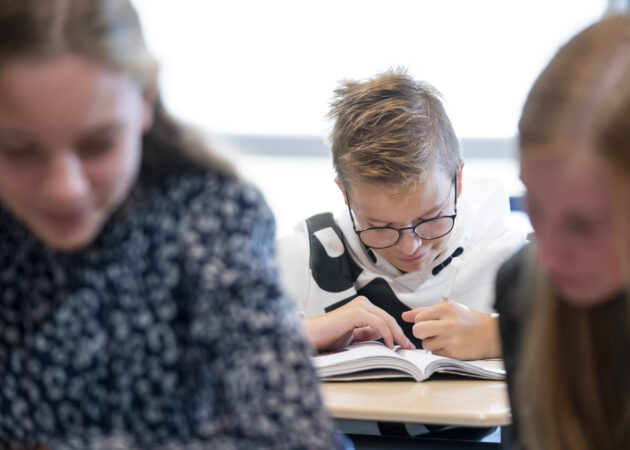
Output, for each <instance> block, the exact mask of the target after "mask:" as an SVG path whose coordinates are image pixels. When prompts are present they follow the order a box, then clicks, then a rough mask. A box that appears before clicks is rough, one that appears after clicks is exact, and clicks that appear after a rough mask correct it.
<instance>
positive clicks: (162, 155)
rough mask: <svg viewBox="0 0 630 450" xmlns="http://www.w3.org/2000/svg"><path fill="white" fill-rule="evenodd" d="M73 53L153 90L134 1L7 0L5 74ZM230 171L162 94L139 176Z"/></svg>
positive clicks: (2, 9) (1, 57) (1, 53)
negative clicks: (21, 63)
mask: <svg viewBox="0 0 630 450" xmlns="http://www.w3.org/2000/svg"><path fill="white" fill-rule="evenodd" d="M64 53H71V54H75V55H78V56H81V57H83V58H86V59H88V60H91V61H93V62H95V63H97V64H99V65H102V66H103V67H106V68H109V69H111V70H114V71H117V72H120V73H124V74H126V75H128V76H129V77H131V78H132V79H133V80H135V81H136V82H137V83H138V85H139V86H140V87H141V88H143V89H147V88H154V87H155V83H156V77H157V74H158V64H157V62H156V60H155V59H154V58H153V56H152V55H151V53H150V52H149V50H148V49H147V46H146V43H145V41H144V38H143V34H142V28H141V26H140V21H139V19H138V15H137V13H136V11H135V9H134V8H133V6H132V5H131V3H130V2H129V0H45V1H42V0H2V3H1V5H0V69H1V68H2V66H4V65H5V64H7V63H10V62H11V61H14V60H17V59H35V60H40V59H41V60H45V59H47V58H54V57H56V56H59V55H61V54H64ZM200 166H201V167H204V168H216V169H218V170H219V171H222V172H224V173H231V169H229V168H228V166H227V165H226V164H225V163H224V162H223V161H220V160H219V159H217V158H216V157H214V156H213V155H212V154H211V153H210V152H209V150H208V149H207V147H206V145H205V143H204V142H203V139H202V138H201V137H200V136H199V135H198V134H197V133H196V132H193V131H192V130H191V129H189V128H187V127H184V126H183V125H182V124H180V123H179V122H177V121H176V120H175V119H173V118H172V117H171V116H170V115H169V114H168V113H167V111H166V110H165V108H164V107H163V104H162V102H161V100H160V97H159V95H157V99H156V103H155V110H154V120H153V124H152V126H151V128H150V129H149V130H148V131H147V132H146V133H145V135H144V137H143V159H142V168H141V172H140V177H141V178H144V179H146V180H150V181H158V180H160V179H161V178H162V177H163V176H164V175H166V174H168V173H169V172H171V171H172V170H174V169H179V168H194V167H200Z"/></svg>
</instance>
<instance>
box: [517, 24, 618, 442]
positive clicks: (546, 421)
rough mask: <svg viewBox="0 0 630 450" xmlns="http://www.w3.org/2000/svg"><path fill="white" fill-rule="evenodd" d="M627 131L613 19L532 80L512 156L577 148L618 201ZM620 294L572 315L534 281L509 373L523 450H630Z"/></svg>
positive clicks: (597, 26) (571, 46) (592, 28)
mask: <svg viewBox="0 0 630 450" xmlns="http://www.w3.org/2000/svg"><path fill="white" fill-rule="evenodd" d="M629 127H630V17H627V16H617V17H613V18H609V19H605V20H602V21H600V22H598V23H596V24H594V25H592V26H590V27H588V28H587V29H586V30H584V31H582V32H581V33H579V34H578V35H577V36H575V37H574V38H573V39H571V40H570V41H569V42H568V43H567V44H566V45H565V46H564V47H563V48H561V49H560V50H559V52H558V53H557V54H556V55H555V56H554V58H553V59H552V61H551V62H550V63H549V65H548V66H547V67H546V69H545V70H544V71H543V72H542V74H541V75H540V77H539V78H538V79H537V81H536V83H535V84H534V86H533V88H532V90H531V91H530V93H529V96H528V98H527V101H526V102H525V106H524V108H523V113H522V116H521V120H520V123H519V132H520V137H519V139H520V149H521V157H522V158H526V157H529V156H530V155H531V154H532V153H536V152H538V153H540V152H543V151H545V149H550V148H557V146H555V145H554V144H556V143H560V142H572V141H573V142H575V141H576V139H577V140H581V141H582V142H587V143H589V145H588V148H589V149H591V150H592V151H594V152H595V154H596V156H597V157H599V158H601V159H602V161H604V163H605V166H606V167H607V168H608V169H609V171H610V176H611V179H612V180H613V183H614V184H615V186H616V187H618V188H619V189H617V191H618V192H622V193H625V195H627V192H628V187H629V186H630V129H629ZM624 199H625V200H624ZM626 203H627V196H620V198H619V199H616V205H617V211H618V213H617V218H616V219H617V224H616V227H615V230H616V234H617V235H618V239H619V243H620V254H619V257H620V261H621V264H622V267H623V268H624V270H625V275H626V280H627V279H629V277H628V261H629V259H630V255H628V252H627V249H628V243H627V239H628V229H629V228H628V223H627V217H628V211H629V210H628V208H629V205H627V204H626ZM530 263H532V264H533V262H530ZM628 292H630V291H629V290H628V289H626V292H625V295H624V294H621V295H620V296H619V297H618V298H615V299H611V301H609V302H605V303H603V304H601V305H599V306H596V307H593V308H588V309H586V308H582V309H578V308H574V307H572V306H571V305H569V304H567V303H565V302H563V301H561V300H560V299H559V298H558V297H557V295H556V294H554V292H553V290H552V289H551V287H550V286H549V284H548V282H547V281H546V280H545V277H544V275H543V274H538V276H537V287H536V289H535V304H534V307H533V314H532V316H531V317H532V318H531V321H530V322H529V323H528V324H527V325H526V330H525V334H524V340H523V343H524V344H523V345H524V349H523V353H522V355H521V360H520V361H519V367H520V370H519V373H518V374H517V375H516V398H517V400H518V402H519V406H520V409H519V411H517V413H518V414H519V417H518V419H519V423H520V425H521V427H522V429H521V430H520V432H521V434H522V436H523V439H524V441H525V442H526V443H527V446H528V448H534V449H547V448H548V449H564V448H566V449H576V450H582V449H584V450H586V449H620V448H628V445H630V307H629V305H630V302H629V298H630V296H629V295H628ZM624 446H625V447H624Z"/></svg>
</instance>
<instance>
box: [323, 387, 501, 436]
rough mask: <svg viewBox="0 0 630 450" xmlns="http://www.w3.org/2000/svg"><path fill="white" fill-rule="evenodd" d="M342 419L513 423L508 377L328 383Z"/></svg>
mask: <svg viewBox="0 0 630 450" xmlns="http://www.w3.org/2000/svg"><path fill="white" fill-rule="evenodd" d="M321 386H322V387H321V391H322V395H323V398H324V403H325V404H326V407H327V408H328V411H329V412H330V414H331V415H332V416H333V417H334V418H336V419H355V420H371V421H385V422H409V423H423V424H440V425H459V426H471V427H494V426H503V425H509V424H510V422H511V414H510V407H509V402H508V396H507V387H506V385H505V382H503V381H482V380H474V379H459V378H458V379H436V380H428V381H423V382H420V383H418V382H415V381H352V382H327V383H322V385H321Z"/></svg>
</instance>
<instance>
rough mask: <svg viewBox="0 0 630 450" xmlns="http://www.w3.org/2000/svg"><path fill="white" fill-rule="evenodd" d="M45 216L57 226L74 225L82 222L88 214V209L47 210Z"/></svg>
mask: <svg viewBox="0 0 630 450" xmlns="http://www.w3.org/2000/svg"><path fill="white" fill-rule="evenodd" d="M43 216H44V218H45V219H46V220H47V221H48V222H50V223H52V224H54V225H55V226H57V227H63V228H67V227H73V226H76V225H78V224H80V223H81V222H82V221H83V220H85V218H86V217H87V216H88V211H87V209H83V210H75V211H62V212H57V211H54V212H52V211H46V212H44V214H43Z"/></svg>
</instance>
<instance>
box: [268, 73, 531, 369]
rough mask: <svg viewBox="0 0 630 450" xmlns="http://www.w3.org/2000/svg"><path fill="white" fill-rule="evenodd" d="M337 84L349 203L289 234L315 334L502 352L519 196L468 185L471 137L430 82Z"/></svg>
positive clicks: (338, 156)
mask: <svg viewBox="0 0 630 450" xmlns="http://www.w3.org/2000/svg"><path fill="white" fill-rule="evenodd" d="M335 94H336V97H335V99H334V101H333V104H332V109H331V111H330V113H329V117H330V118H331V119H334V120H335V124H334V128H333V131H332V134H331V144H332V145H331V146H332V154H333V164H334V168H335V171H336V175H337V177H336V179H335V182H336V183H337V185H338V186H339V189H340V191H341V194H342V195H343V197H344V200H345V203H346V208H345V209H344V210H343V211H341V212H340V213H339V214H338V215H336V216H335V217H334V218H333V217H332V215H331V214H329V213H327V214H320V215H317V216H313V217H311V218H309V219H307V220H306V221H304V222H302V223H301V224H299V225H298V227H297V228H296V229H295V231H294V232H293V233H292V234H290V235H288V236H286V237H284V238H283V239H281V240H280V241H279V246H278V256H279V263H280V270H281V276H282V280H283V285H284V287H285V289H286V291H287V292H288V293H289V295H291V296H292V297H293V298H294V299H295V300H296V301H297V302H298V305H299V307H300V309H301V310H302V311H303V312H304V313H305V315H306V317H305V318H304V320H303V328H304V331H305V334H306V336H307V338H308V340H309V342H310V343H311V345H312V346H313V347H315V348H316V349H332V348H338V347H341V346H344V345H348V344H350V343H352V342H357V341H361V340H367V339H378V338H383V340H384V342H385V344H386V345H387V346H389V347H392V346H393V345H394V343H398V344H399V345H401V346H403V347H405V348H413V347H414V346H420V345H421V346H422V347H423V348H425V349H427V350H430V351H432V352H433V353H435V354H437V355H443V356H448V357H452V358H457V359H478V358H488V357H496V356H499V355H500V343H499V336H498V319H497V317H496V315H495V314H493V313H492V312H493V311H492V304H493V295H494V292H493V286H494V276H495V273H496V269H497V268H498V266H499V265H500V264H501V263H502V262H503V261H504V260H505V259H507V257H508V256H510V255H511V254H512V253H514V251H515V250H516V249H517V248H518V247H519V246H520V245H521V244H522V243H523V242H524V235H523V233H519V232H516V231H514V230H511V229H509V228H508V226H507V224H506V218H507V215H508V213H509V206H508V199H507V196H506V195H505V194H504V192H503V191H502V189H501V188H500V187H498V186H496V185H489V184H488V183H486V184H485V185H482V186H481V189H477V190H476V191H477V192H471V193H467V194H466V195H465V196H462V192H463V189H462V180H463V176H462V175H463V167H464V163H463V160H462V158H461V153H460V147H459V142H458V140H457V137H456V135H455V132H454V130H453V127H452V125H451V123H450V120H449V118H448V116H447V115H446V112H445V110H444V107H443V105H442V103H441V100H440V94H439V93H438V92H437V91H436V90H435V89H434V88H433V87H431V86H430V85H428V84H426V83H423V82H418V81H415V80H413V79H412V78H411V77H409V76H408V75H406V74H405V73H401V72H387V73H384V74H381V75H378V76H376V77H375V78H373V79H371V80H368V81H365V82H356V81H345V82H343V83H342V84H341V86H340V87H339V88H338V89H337V90H336V91H335Z"/></svg>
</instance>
